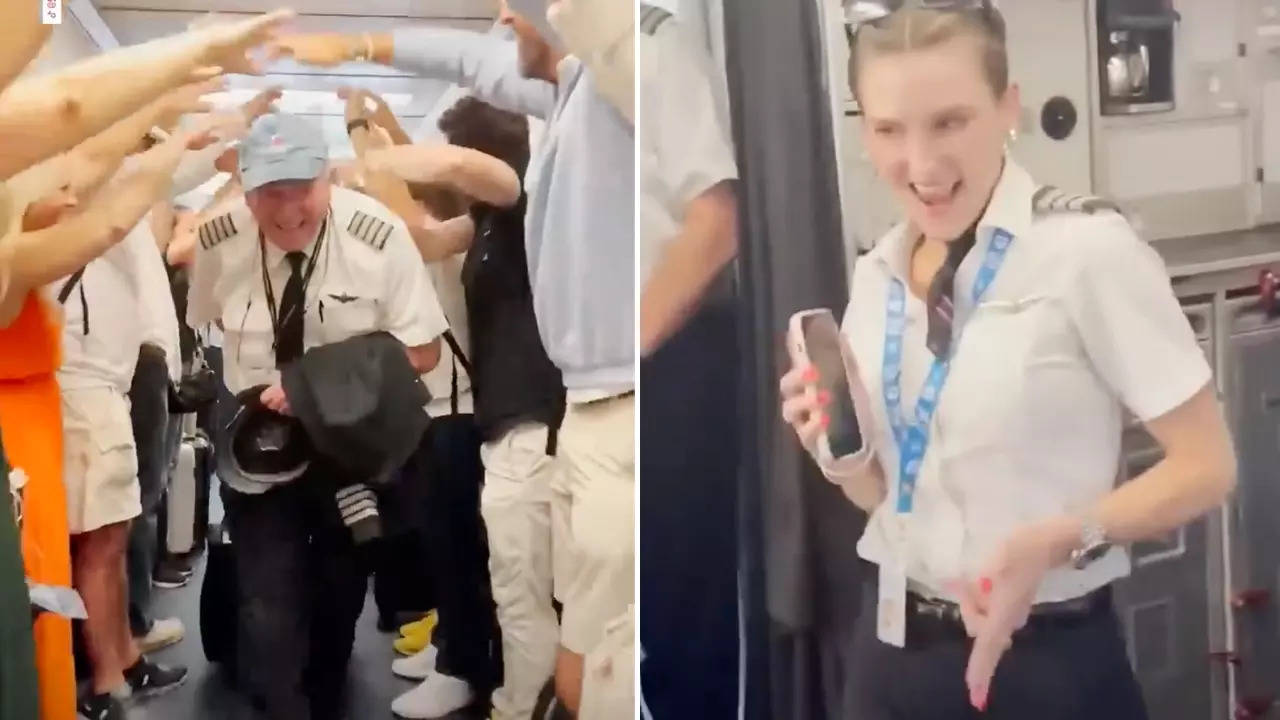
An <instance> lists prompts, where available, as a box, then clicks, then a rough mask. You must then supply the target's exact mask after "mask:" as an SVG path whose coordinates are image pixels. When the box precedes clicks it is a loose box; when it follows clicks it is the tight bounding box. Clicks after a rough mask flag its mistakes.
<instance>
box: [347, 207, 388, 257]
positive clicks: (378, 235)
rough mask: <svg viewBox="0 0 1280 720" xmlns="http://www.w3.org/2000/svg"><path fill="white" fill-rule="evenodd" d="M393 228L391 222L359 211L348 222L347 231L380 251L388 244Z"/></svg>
mask: <svg viewBox="0 0 1280 720" xmlns="http://www.w3.org/2000/svg"><path fill="white" fill-rule="evenodd" d="M393 229H394V228H393V227H392V225H391V223H389V222H386V221H383V220H379V219H378V218H376V217H373V216H372V215H369V214H368V213H363V212H359V211H357V212H356V214H355V215H352V216H351V222H349V223H347V232H349V233H351V234H352V236H354V237H356V238H357V239H359V240H360V241H362V242H364V243H365V244H366V245H368V246H369V247H371V248H373V249H374V250H378V251H381V250H382V249H383V248H385V247H386V246H387V239H388V238H390V237H391V231H392V230H393Z"/></svg>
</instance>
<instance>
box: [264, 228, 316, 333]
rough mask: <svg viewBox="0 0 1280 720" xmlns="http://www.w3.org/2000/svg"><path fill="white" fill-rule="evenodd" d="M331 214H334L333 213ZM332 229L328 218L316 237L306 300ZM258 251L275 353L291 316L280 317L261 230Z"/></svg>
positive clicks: (304, 289)
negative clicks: (281, 331) (325, 240)
mask: <svg viewBox="0 0 1280 720" xmlns="http://www.w3.org/2000/svg"><path fill="white" fill-rule="evenodd" d="M330 212H331V213H332V211H330ZM331 227H332V224H331V223H330V222H329V218H328V217H326V218H325V220H324V224H323V225H321V227H320V233H319V235H317V237H316V244H315V247H314V248H313V249H312V251H311V257H310V258H308V259H307V268H306V270H304V271H303V273H302V296H303V297H304V298H305V297H306V294H307V288H308V287H310V286H311V276H312V275H313V274H314V273H315V270H316V260H317V259H318V258H319V257H320V251H321V249H323V247H324V239H325V236H326V235H327V234H328V232H329V229H330V228H331ZM258 250H259V253H258V257H259V258H260V259H261V261H262V263H261V264H262V290H263V293H264V294H265V295H266V296H267V313H268V315H269V316H270V318H271V337H272V342H271V348H272V350H273V351H274V350H275V348H276V343H277V342H279V339H280V328H281V327H283V326H284V323H285V321H287V320H289V318H290V317H291V316H287V317H280V310H279V308H278V307H277V305H276V292H275V287H274V286H273V285H272V283H271V275H270V273H268V272H267V241H266V239H265V238H264V237H263V236H262V230H261V229H259V230H258ZM292 275H293V269H292V268H290V276H291V277H292ZM287 285H288V283H286V287H287ZM289 312H290V313H294V312H303V309H302V308H299V307H292V308H289Z"/></svg>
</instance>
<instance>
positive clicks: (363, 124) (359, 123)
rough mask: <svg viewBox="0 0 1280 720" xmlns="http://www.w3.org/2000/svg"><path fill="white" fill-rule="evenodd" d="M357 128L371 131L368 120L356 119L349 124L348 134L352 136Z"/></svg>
mask: <svg viewBox="0 0 1280 720" xmlns="http://www.w3.org/2000/svg"><path fill="white" fill-rule="evenodd" d="M356 128H364V129H365V131H366V132H368V130H369V120H368V118H356V119H355V120H352V121H351V122H349V123H347V134H348V135H350V134H351V133H352V131H354V130H355V129H356Z"/></svg>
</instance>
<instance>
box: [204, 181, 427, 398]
mask: <svg viewBox="0 0 1280 720" xmlns="http://www.w3.org/2000/svg"><path fill="white" fill-rule="evenodd" d="M330 208H331V212H330V216H329V220H328V223H327V225H328V226H327V227H326V229H325V232H323V233H321V236H320V238H317V240H316V241H313V242H312V243H311V245H309V246H308V247H307V248H306V249H305V250H304V252H305V253H306V255H307V259H306V261H304V263H303V266H304V268H305V267H307V266H308V265H310V264H311V261H312V258H313V257H314V259H315V269H314V270H313V274H312V277H311V281H310V282H309V283H308V285H307V289H306V314H305V316H304V317H305V320H304V326H303V347H304V349H311V348H313V347H317V346H319V345H327V344H330V343H335V342H341V341H343V340H346V339H348V338H351V337H354V336H356V335H363V334H365V333H370V332H374V331H379V330H383V331H387V332H389V333H391V334H392V335H394V336H395V337H396V338H397V339H399V340H400V341H401V342H402V343H404V344H405V345H406V346H408V347H416V346H420V345H426V344H428V343H430V342H431V341H433V340H435V339H436V338H437V337H439V336H440V335H441V333H443V332H444V331H445V329H446V328H448V324H447V323H446V321H445V317H444V312H443V311H442V310H441V308H440V302H439V300H438V299H437V297H436V293H435V290H434V289H433V288H432V285H431V281H430V279H429V278H428V277H427V271H426V267H425V266H424V265H423V263H422V259H421V257H420V256H419V255H418V251H417V249H416V248H415V247H414V245H413V241H412V239H410V237H409V231H408V228H406V227H405V225H404V223H403V222H402V221H401V220H400V219H399V218H397V217H396V216H395V215H394V214H393V213H392V212H391V211H390V210H388V209H387V208H386V207H384V206H383V205H382V204H381V203H379V202H378V201H376V200H374V199H373V198H370V197H367V196H365V195H361V194H360V193H357V192H354V191H351V190H347V189H344V188H339V187H334V188H333V195H332V200H331V201H330ZM197 248H198V249H197V252H196V259H195V263H194V264H193V266H192V273H191V289H190V294H189V300H188V305H187V308H188V309H187V322H188V324H189V325H191V326H193V327H196V326H200V325H203V324H204V323H207V322H214V321H220V322H221V325H222V331H223V362H224V365H225V369H224V377H225V382H226V385H227V389H228V390H230V391H231V392H232V393H238V392H240V391H241V390H244V389H246V388H249V387H253V386H255V385H259V384H274V383H276V382H279V380H280V372H279V370H277V369H276V360H275V347H274V345H275V343H274V341H275V333H274V331H273V329H272V321H271V313H270V312H269V311H268V307H269V306H270V304H269V302H268V293H267V283H266V282H264V280H263V274H262V266H263V263H264V261H265V264H266V268H267V274H268V277H269V278H270V286H271V289H272V291H273V293H274V295H275V299H276V303H277V307H278V303H279V302H280V297H281V295H282V294H283V292H284V286H285V284H286V283H287V282H288V280H289V274H290V271H289V262H288V260H287V259H286V258H285V253H284V252H283V251H282V250H280V249H279V248H277V247H275V246H274V245H272V244H271V243H269V242H260V241H259V235H258V227H257V224H256V223H255V222H254V220H253V216H252V214H251V213H250V212H249V209H248V207H247V206H243V205H242V206H240V207H238V208H237V209H235V210H233V211H232V212H230V213H228V214H227V215H224V216H221V217H219V218H215V219H214V220H211V221H210V222H208V223H206V224H205V225H204V226H202V227H201V228H200V231H199V243H198V245H197Z"/></svg>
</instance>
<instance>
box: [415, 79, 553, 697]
mask: <svg viewBox="0 0 1280 720" xmlns="http://www.w3.org/2000/svg"><path fill="white" fill-rule="evenodd" d="M439 124H440V129H441V131H443V132H444V133H445V135H446V137H447V138H448V140H449V142H450V143H451V144H453V145H459V146H463V147H470V148H474V149H476V150H480V151H482V152H484V153H487V154H489V155H492V156H494V157H498V158H501V159H502V160H504V161H505V162H507V163H508V164H509V165H511V167H512V168H514V169H515V170H516V172H518V173H520V174H521V175H523V174H524V170H525V165H526V164H527V163H528V159H529V142H528V138H529V135H528V122H527V121H526V119H525V118H524V117H523V116H520V115H514V114H511V113H508V112H504V111H501V110H497V109H496V108H493V107H491V106H489V105H486V104H484V103H483V102H481V101H479V100H476V99H474V98H464V99H463V100H461V101H459V102H458V103H457V104H456V105H455V106H454V107H453V108H451V109H450V110H449V111H448V112H446V113H445V114H444V115H443V116H441V118H440V123H439ZM524 214H525V196H524V194H523V193H521V196H520V199H519V200H518V201H517V202H516V203H515V204H514V205H512V206H510V207H495V206H492V205H486V204H482V203H477V204H475V205H473V206H472V208H471V218H472V221H473V222H474V223H475V237H474V239H473V241H472V244H471V249H470V250H469V251H468V252H467V257H466V261H465V263H464V264H463V267H462V283H463V287H464V289H465V292H466V301H467V319H468V322H469V324H470V331H471V351H472V363H473V365H474V368H475V372H474V375H473V378H472V389H473V393H474V398H475V414H476V423H477V425H478V426H479V428H480V432H481V434H482V435H483V437H484V440H485V443H484V446H483V447H482V449H481V456H482V458H483V460H484V467H485V484H484V489H483V491H482V493H481V500H480V508H481V513H482V515H483V517H484V521H485V526H486V529H487V531H488V536H489V568H490V574H491V578H492V582H493V597H494V601H495V602H496V603H497V607H498V621H499V624H500V626H501V627H502V660H503V685H502V687H501V688H499V689H498V690H497V691H495V692H494V696H493V706H494V717H495V718H505V717H512V718H516V717H528V715H529V713H530V712H532V710H533V704H534V702H535V701H536V699H537V696H538V692H539V690H540V689H541V688H542V686H543V684H545V683H546V681H547V679H548V678H550V677H551V675H552V672H553V670H554V666H555V654H556V643H557V642H558V638H559V630H558V623H557V619H556V614H555V610H554V608H553V607H552V604H551V597H552V595H551V592H552V587H551V504H550V487H549V484H548V483H549V480H550V474H551V464H552V463H551V457H552V455H554V453H555V442H556V441H555V435H556V431H557V429H558V428H559V426H560V420H561V418H563V416H564V409H565V390H564V385H563V383H562V381H561V377H560V370H559V369H558V368H557V367H556V366H555V364H553V363H552V362H551V360H550V358H548V357H547V351H546V350H545V349H544V348H543V345H542V340H541V338H540V336H539V335H538V325H537V320H536V319H535V317H534V314H533V294H532V291H531V290H530V287H529V271H528V268H527V267H526V262H527V261H526V257H525V243H524Z"/></svg>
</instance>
